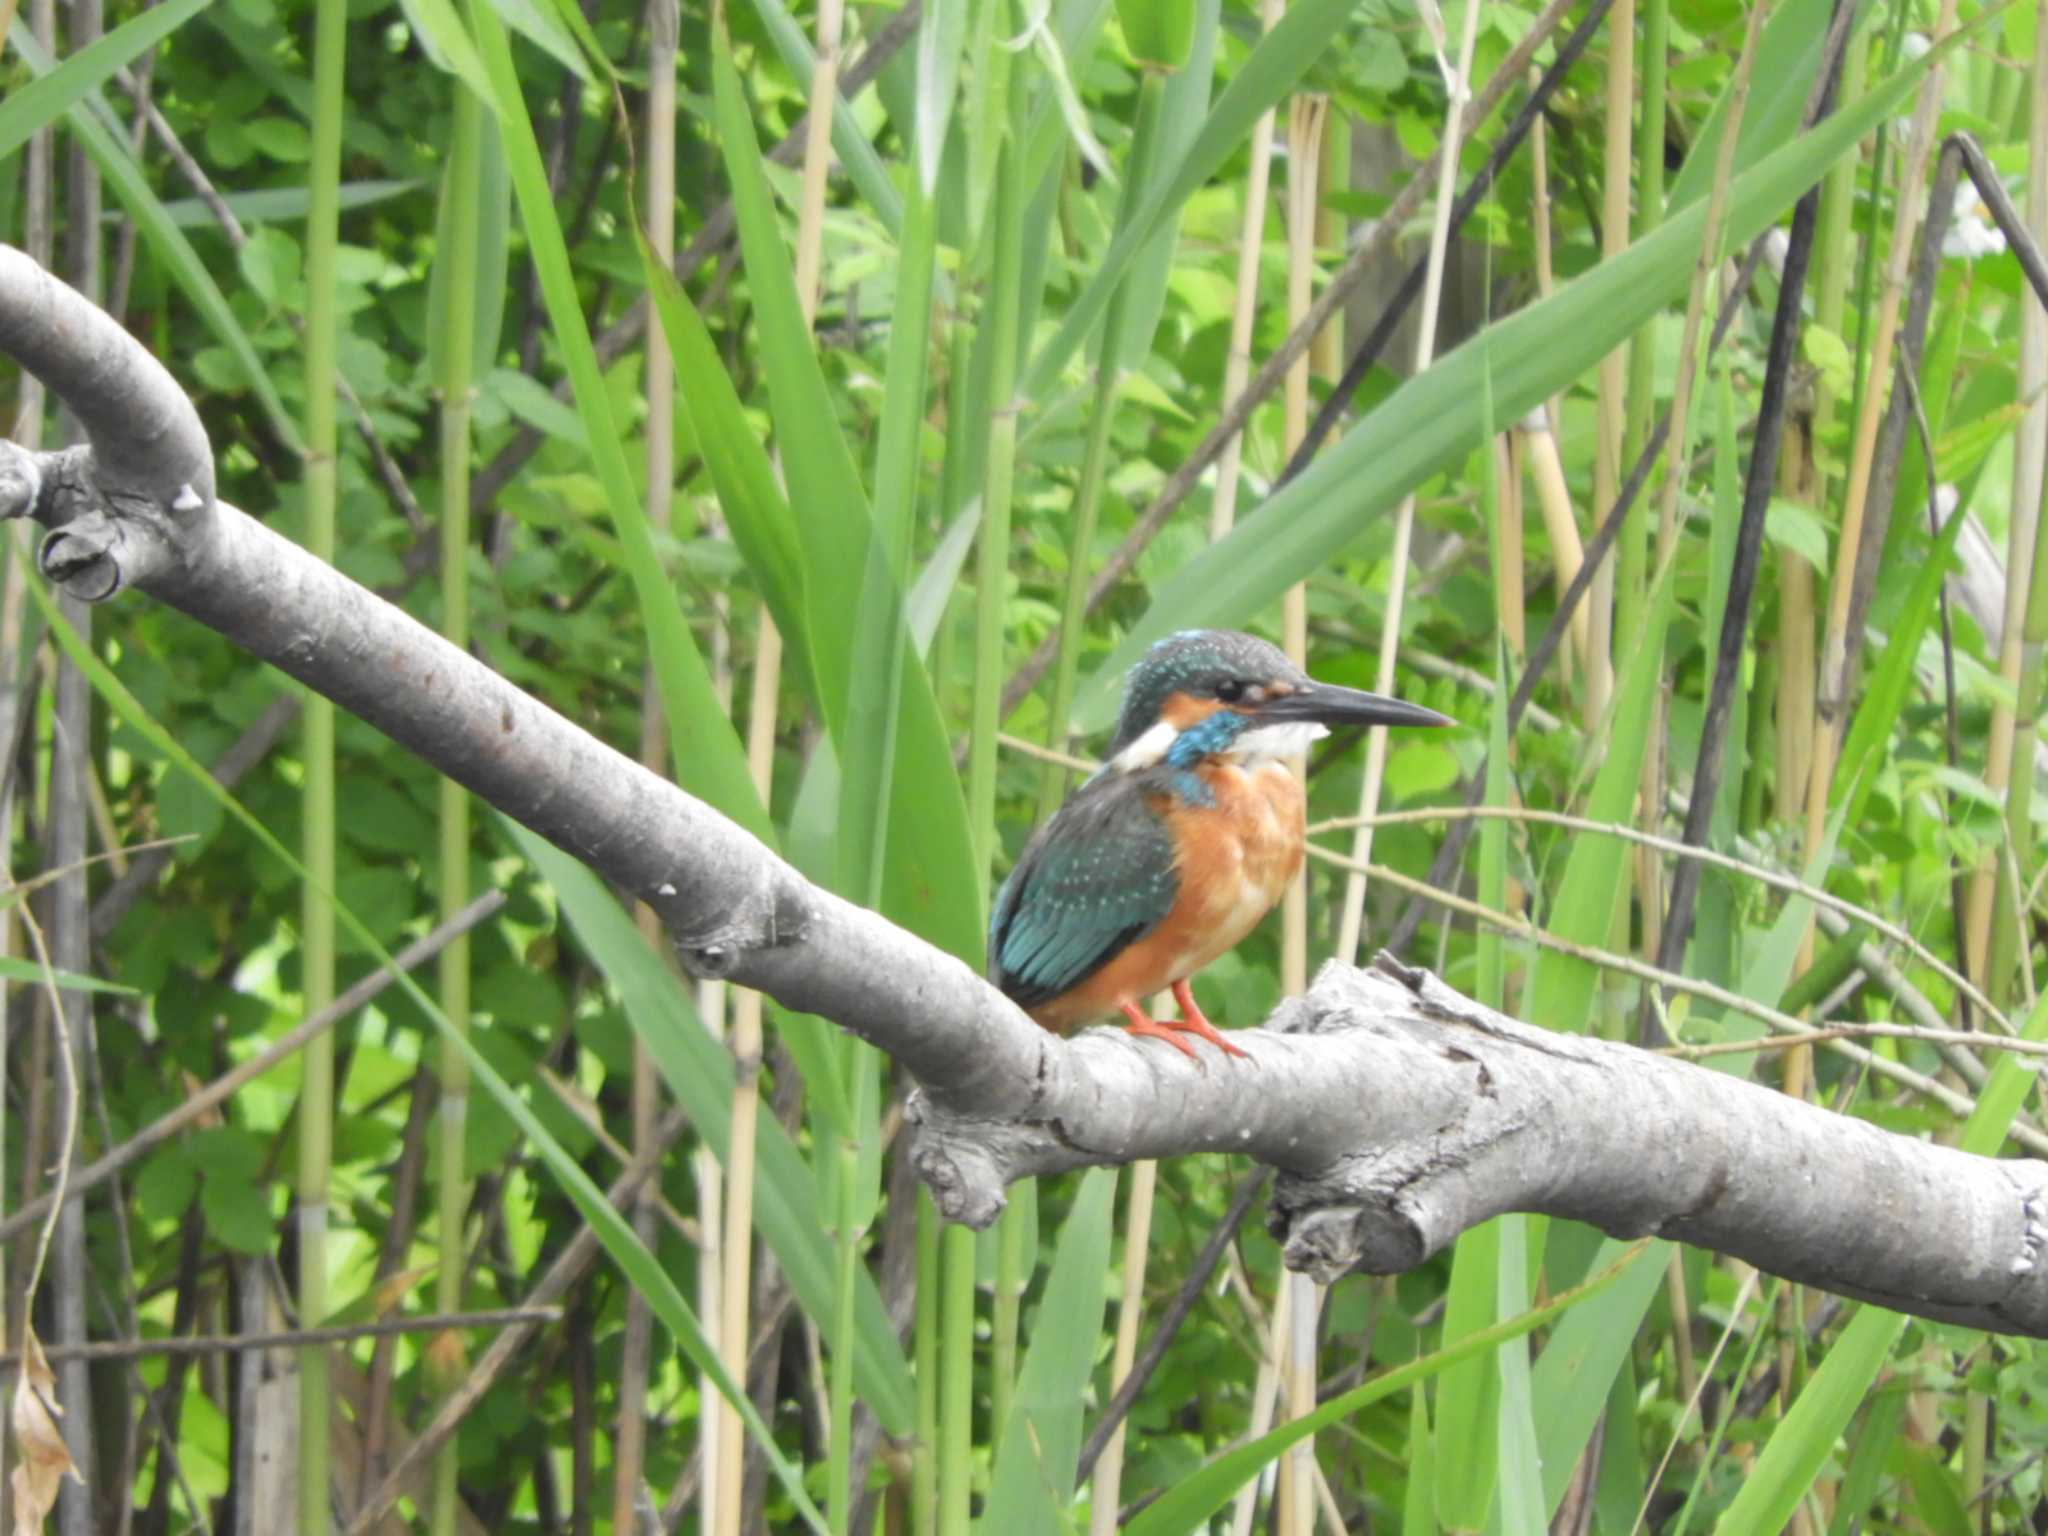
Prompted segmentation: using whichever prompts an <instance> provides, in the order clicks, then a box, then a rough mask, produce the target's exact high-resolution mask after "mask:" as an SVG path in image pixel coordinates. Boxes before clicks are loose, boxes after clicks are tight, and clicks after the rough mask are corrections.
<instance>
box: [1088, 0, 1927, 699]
mask: <svg viewBox="0 0 2048 1536" xmlns="http://www.w3.org/2000/svg"><path fill="white" fill-rule="evenodd" d="M1309 13H1310V7H1309V6H1307V5H1303V6H1299V7H1296V8H1294V9H1291V10H1290V11H1289V12H1288V14H1287V19H1286V20H1285V21H1283V22H1282V23H1281V27H1283V28H1284V27H1287V26H1289V25H1291V24H1293V23H1294V22H1296V21H1297V20H1298V19H1300V18H1304V17H1306V16H1308V15H1309ZM1272 35H1273V36H1274V37H1277V36H1278V35H1279V29H1277V28H1276V29H1275V31H1274V33H1273V34H1272ZM1959 35H1960V34H1959ZM1952 44H1953V39H1951V41H1950V42H1949V43H1945V44H1943V45H1942V48H1947V47H1949V46H1952ZM1263 46H1264V45H1262V47H1263ZM1941 51H1942V50H1941V49H1937V50H1936V51H1935V52H1934V53H1930V54H1928V55H1927V56H1926V57H1924V58H1922V59H1920V60H1917V61H1916V62H1914V63H1913V64H1911V65H1908V66H1907V67H1906V68H1904V69H1902V70H1900V71H1899V72H1898V73H1897V74H1896V75H1894V76H1893V77H1892V78H1891V79H1890V80H1888V81H1886V82H1885V83H1884V84H1883V85H1881V86H1879V87H1877V88H1876V89H1874V90H1871V91H1870V92H1868V93H1866V94H1865V95H1864V96H1863V98H1862V99H1861V100H1859V101H1857V102H1854V103H1852V104H1850V105H1849V106H1847V107H1844V108H1843V109H1842V110H1841V111H1839V112H1837V113H1836V114H1835V115H1834V116H1832V117H1830V118H1829V119H1828V120H1827V121H1826V122H1824V123H1822V124H1820V125H1819V126H1818V127H1817V128H1815V129H1814V130H1813V131H1812V132H1811V133H1808V134H1803V135H1801V136H1799V137H1798V138H1796V139H1794V140H1792V141H1791V142H1790V143H1788V144H1786V145H1785V146H1784V147H1783V148H1781V149H1779V150H1777V151H1776V152H1774V153H1773V154H1771V155H1770V156H1768V157H1767V158H1766V159H1765V160H1764V161H1763V162H1762V163H1761V164H1759V165H1758V166H1757V167H1756V168H1755V169H1754V170H1751V171H1750V172H1748V173H1747V174H1746V175H1744V176H1742V177H1741V178H1740V179H1739V180H1737V181H1736V182H1735V184H1734V185H1733V186H1732V187H1731V188H1730V191H1729V198H1728V219H1727V222H1728V238H1729V240H1730V242H1731V243H1733V242H1739V241H1743V240H1747V239H1749V238H1750V237H1751V236H1753V235H1755V234H1756V233H1757V232H1758V231H1759V230H1761V229H1762V228H1764V226H1765V225H1767V224H1768V223H1769V222H1771V221H1772V220H1773V219H1775V218H1777V217H1778V215H1779V213H1780V212H1781V211H1782V210H1783V209H1784V208H1785V207H1786V206H1787V205H1789V204H1790V203H1792V202H1793V201H1795V200H1796V199H1797V198H1798V197H1799V195H1800V194H1801V193H1802V192H1803V191H1805V189H1806V188H1807V187H1809V186H1810V185H1812V184H1813V182H1814V181H1816V180H1817V179H1818V178H1819V177H1820V176H1821V174H1822V173H1823V172H1825V171H1826V170H1827V168H1828V167H1829V166H1830V165H1832V164H1833V163H1834V162H1835V160H1836V159H1838V158H1839V157H1840V156H1841V155H1843V154H1845V153H1847V152H1848V151H1849V150H1850V149H1851V148H1852V147H1853V146H1854V145H1855V143H1856V141H1857V140H1858V139H1860V138H1861V137H1862V136H1863V135H1864V134H1866V133H1868V132H1869V131H1870V130H1871V128H1873V127H1875V126H1876V125H1877V124H1878V123H1881V122H1883V121H1884V120H1885V119H1886V118H1887V117H1889V116H1890V115H1891V113H1892V112H1893V111H1894V110H1895V109H1896V108H1897V107H1898V105H1899V103H1900V102H1902V101H1903V100H1904V99H1905V98H1906V96H1907V95H1908V93H1909V92H1910V91H1911V90H1912V88H1913V87H1914V86H1915V85H1916V84H1917V83H1918V82H1919V80H1920V78H1921V76H1922V74H1923V73H1924V71H1925V69H1926V66H1927V63H1928V60H1929V59H1932V58H1935V57H1937V56H1939V55H1940V53H1941ZM1246 68H1247V69H1249V68H1250V61H1247V63H1246ZM1243 78H1244V77H1243V74H1242V73H1240V75H1239V81H1240V82H1241V81H1242V80H1243ZM1236 89H1237V84H1235V83H1234V84H1233V85H1232V87H1231V90H1232V92H1234V91H1236ZM1228 95H1229V93H1226V101H1227V100H1228ZM1224 107H1225V103H1223V102H1219V103H1218V105H1217V108H1216V111H1215V112H1213V113H1211V114H1210V117H1211V121H1212V122H1214V121H1215V119H1216V117H1217V116H1218V115H1219V114H1221V113H1222V112H1223V111H1224ZM1204 132H1205V134H1206V132H1207V130H1206V129H1205V130H1204ZM1705 228H1706V208H1705V205H1704V204H1695V205H1694V206H1692V207H1690V208H1687V209H1685V210H1684V211H1682V212H1680V213H1678V214H1676V215H1675V216H1673V217H1672V218H1670V219H1668V220H1667V221H1666V222H1665V223H1664V224H1662V225H1661V226H1659V227H1658V229H1657V230H1656V231H1655V232H1654V233H1653V234H1651V235H1649V236H1647V237H1645V238H1644V239H1642V240H1640V241H1638V242H1636V244H1634V245H1632V246H1630V247H1629V248H1628V250H1626V251H1624V252H1623V253H1622V254H1621V255H1619V256H1616V257H1614V258H1613V259H1611V260H1608V261H1603V262H1601V263H1600V264H1599V265H1598V266H1596V267H1594V268H1592V269H1591V270H1590V271H1588V272H1587V273H1585V274H1584V275H1583V276H1581V277H1579V278H1577V279H1575V280H1574V281H1572V282H1570V283H1567V284H1566V285H1565V286H1564V287H1563V288H1561V289H1559V290H1558V291H1557V292H1556V293H1555V294H1553V295H1552V296H1551V297H1550V298H1548V299H1545V300H1544V301H1542V302H1541V303H1539V304H1534V305H1531V306H1530V307H1529V308H1527V309H1525V310H1522V311H1520V312H1519V313H1517V314H1514V315H1510V316H1509V317H1508V318H1507V319H1505V320H1502V321H1499V322H1498V323H1496V324H1494V325H1491V326H1489V327H1488V328H1487V330H1486V331H1485V333H1484V334H1482V335H1480V336H1478V337H1475V338H1474V339H1473V340H1471V341H1468V342H1466V343H1465V344H1464V345H1463V346H1461V347H1459V348H1458V349H1457V350H1456V351H1454V352H1452V353H1450V354H1449V355H1448V356H1446V357H1444V358H1443V359H1441V360H1440V361H1439V362H1438V363H1437V364H1436V365H1435V366H1434V367H1432V368H1430V369H1428V370H1427V371H1426V372H1424V373H1422V374H1420V375H1418V376H1416V377H1415V378H1413V379H1410V380H1409V381H1408V382H1407V383H1405V384H1403V385H1402V386H1401V387H1400V388H1398V389H1397V390H1395V391H1394V393H1393V394H1392V395H1391V396H1389V397H1388V398H1387V399H1386V400H1385V401H1384V402H1383V403H1382V404H1381V405H1380V406H1379V407H1378V408H1377V409H1376V410H1374V411H1373V412H1372V413H1371V414H1370V415H1369V416H1367V417H1366V418H1365V419H1364V420H1363V421H1361V422H1360V423H1359V424H1358V425H1357V426H1355V427H1353V428H1352V429H1351V430H1350V431H1349V432H1347V433H1346V434H1345V435H1344V436H1343V438H1342V439H1340V440H1339V441H1338V442H1337V443H1336V444H1335V445H1334V446H1333V447H1331V448H1330V449H1329V450H1328V451H1327V452H1325V453H1323V454H1322V455H1321V456H1320V457H1318V458H1317V459H1316V461H1315V462H1314V463H1313V464H1312V465H1311V466H1310V467H1309V468H1308V470H1307V471H1306V472H1305V473H1303V474H1302V475H1301V476H1300V478H1298V479H1296V480H1294V481H1292V482H1291V483H1290V484H1288V485H1287V486H1286V487H1285V488H1284V489H1282V490H1281V491H1279V492H1278V493H1277V494H1275V495H1273V496H1271V497H1269V498H1268V499H1267V501H1266V502H1265V503H1264V505H1262V506H1261V507H1260V508H1259V509H1258V510H1257V512H1255V513H1254V514H1253V515H1252V516H1250V517H1248V518H1246V519H1245V520H1244V521H1242V522H1240V523H1239V524H1238V526H1237V528H1236V529H1235V531H1233V532H1232V533H1231V534H1230V535H1229V536H1228V537H1227V538H1225V539H1222V540H1220V541H1219V542H1217V543H1215V544H1213V545H1210V546H1209V547H1208V548H1207V549H1205V550H1204V551H1202V553H1200V554H1199V555H1197V556H1196V557H1195V558H1194V559H1192V560H1190V561H1189V562H1188V563H1187V564H1186V565H1184V566H1182V567H1181V568H1180V570H1179V571H1177V572H1175V573H1174V575H1173V576H1172V577H1170V578H1169V579H1168V580H1167V581H1166V582H1165V583H1164V584H1162V585H1161V586H1160V587H1159V589H1158V590H1157V591H1155V592H1154V593H1153V594H1152V603H1151V606H1150V607H1149V608H1148V609H1147V610H1146V611H1145V614H1144V616H1143V617H1142V618H1141V619H1139V621H1138V622H1137V623H1136V624H1135V625H1133V626H1132V628H1131V629H1130V631H1129V632H1128V633H1127V634H1126V635H1125V637H1124V638H1123V640H1122V641H1121V642H1120V643H1119V644H1118V645H1117V647H1116V649H1115V650H1114V651H1113V652H1112V653H1111V655H1110V656H1109V658H1108V659H1107V660H1106V661H1105V662H1104V663H1103V664H1102V666H1101V667H1100V668H1099V669H1098V670H1097V671H1096V673H1095V675H1094V677H1093V678H1092V679H1091V680H1090V682H1089V684H1088V687H1087V690H1086V692H1085V694H1084V696H1083V698H1082V700H1081V702H1080V705H1079V707H1078V711H1077V712H1078V714H1079V716H1080V718H1081V721H1082V723H1083V726H1084V728H1086V729H1090V730H1100V729H1101V728H1102V727H1103V726H1105V725H1106V724H1107V723H1108V721H1109V718H1110V717H1111V715H1112V714H1114V712H1115V708H1116V697H1117V688H1118V686H1119V684H1120V682H1121V679H1122V678H1123V675H1124V674H1125V673H1126V672H1127V671H1129V670H1130V668H1131V667H1132V665H1134V664H1135V663H1136V661H1137V659H1138V657H1139V656H1140V655H1142V654H1143V653H1144V651H1145V649H1146V647H1148V646H1149V645H1151V644H1152V642H1153V641H1155V640H1157V639H1159V638H1161V637H1162V636H1163V635H1165V634H1167V633H1168V632H1170V631H1172V630H1175V629H1183V628H1186V627H1187V626H1189V625H1191V624H1234V623H1239V622H1241V621H1243V620H1244V619H1245V618H1247V617H1248V616H1250V615H1251V614H1253V613H1255V612H1257V611H1258V610H1260V609H1261V608H1264V607H1265V606H1266V605H1268V604H1269V603H1272V602H1274V601H1275V600H1277V599H1278V597H1279V596H1280V594H1281V593H1282V592H1283V591H1285V590H1286V589H1287V588H1288V587H1290V586H1292V585H1293V584H1294V583H1295V582H1297V581H1299V580H1301V579H1302V578H1303V577H1305V576H1307V575H1308V574H1310V573H1311V572H1313V571H1316V570H1319V569H1322V568H1323V567H1324V566H1326V565H1327V564H1328V563H1329V562H1330V561H1331V560H1332V559H1334V558H1335V556H1336V554H1337V552H1338V551H1339V550H1340V549H1342V548H1343V547H1344V546H1345V545H1347V544H1349V543H1350V542H1351V541H1352V540H1354V539H1356V538H1357V537H1358V534H1359V529H1360V528H1361V526H1362V525H1363V524H1364V523H1365V522H1366V521H1367V520H1368V519H1370V518H1371V517H1372V516H1374V515H1375V514H1376V513H1379V512H1381V511H1383V510H1385V509H1386V508H1388V507H1391V506H1392V505H1394V504H1395V503H1396V502H1397V501H1399V500H1400V498H1401V497H1402V496H1403V495H1405V494H1406V493H1407V492H1409V491H1411V490H1414V489H1415V488H1416V487H1417V486H1419V485H1420V484H1421V483H1422V482H1423V481H1424V480H1425V479H1427V478H1428V477H1429V476H1430V475H1432V474H1436V473H1438V472H1439V471H1441V470H1443V469H1446V468H1448V467H1450V466H1451V465H1453V464H1456V463H1460V462H1462V461H1463V460H1464V458H1465V457H1466V456H1467V455H1468V454H1470V453H1471V452H1472V450H1473V449H1474V448H1475V447H1476V446H1477V445H1478V443H1479V433H1480V423H1479V415H1478V412H1476V411H1474V410H1473V409H1472V402H1473V401H1474V400H1477V399H1478V398H1479V397H1480V392H1481V390H1482V388H1484V387H1485V382H1486V376H1487V374H1488V373H1489V371H1490V372H1491V376H1492V390H1493V405H1494V413H1495V419H1496V420H1499V421H1512V420H1516V419H1519V418H1520V417H1522V416H1523V415H1526V414H1527V413H1528V412H1529V411H1530V410H1532V409H1533V408H1534V407H1535V406H1536V405H1537V404H1539V403H1540V402H1541V401H1543V400H1544V399H1546V398H1548V397H1549V396H1550V395H1552V394H1555V393H1556V392H1558V391H1559V390H1561V389H1564V388H1565V387H1567V386H1568V385H1569V384H1571V383H1572V381H1574V380H1575V379H1577V378H1578V377H1579V376H1580V375H1581V374H1584V373H1586V372H1587V371H1588V370H1589V369H1591V368H1592V367H1593V366H1594V365H1595V364H1596V363H1597V362H1598V361H1599V360H1600V359H1601V358H1602V357H1604V356H1606V355H1607V353H1609V352H1611V351H1613V350H1614V348H1615V347H1616V346H1617V345H1619V344H1620V343H1621V342H1622V341H1623V340H1625V339H1626V338H1627V337H1628V336H1629V335H1630V334H1631V333H1632V332H1634V331H1635V330H1637V329H1638V328H1639V327H1640V326H1641V325H1642V324H1643V323H1644V321H1646V320H1647V319H1649V317H1650V316H1651V315H1653V314H1655V313H1656V311H1657V310H1658V309H1659V308H1661V307H1662V306H1663V305H1664V304H1666V303H1668V302H1669V301H1670V300H1672V299H1673V298H1675V297H1677V296H1678V295H1679V294H1681V293H1683V292H1684V291H1685V286H1686V283H1687V281H1688V280H1689V279H1690V277H1691V274H1692V269H1693V265H1694V263H1695V262H1696V261H1697V259H1698V256H1699V247H1700V241H1701V239H1702V238H1704V235H1705ZM1116 254H1117V253H1116V252H1115V250H1114V248H1112V252H1111V255H1112V256H1114V255H1116ZM1105 260H1108V258H1105ZM1100 281H1101V277H1100V276H1098V277H1097V279H1096V280H1095V282H1094V283H1091V291H1092V288H1093V287H1094V286H1095V285H1096V284H1099V283H1100ZM1077 312H1078V306H1077Z"/></svg>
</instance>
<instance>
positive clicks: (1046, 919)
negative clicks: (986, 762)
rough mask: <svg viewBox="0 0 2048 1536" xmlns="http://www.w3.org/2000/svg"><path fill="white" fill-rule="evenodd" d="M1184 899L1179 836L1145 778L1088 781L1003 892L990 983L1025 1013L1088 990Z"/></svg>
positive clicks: (992, 938)
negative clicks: (1150, 799) (1150, 800)
mask: <svg viewBox="0 0 2048 1536" xmlns="http://www.w3.org/2000/svg"><path fill="white" fill-rule="evenodd" d="M1179 894H1180V876H1179V874H1178V872H1177V871H1176V870H1175V868H1174V851H1173V839H1172V836H1171V835H1170V834H1169V833H1168V831H1167V829H1166V825H1165V823H1164V822H1162V821H1161V820H1160V818H1159V817H1158V816H1157V815H1155V814H1154V813H1153V810H1152V808H1151V806H1150V805H1149V804H1147V803H1146V791H1145V788H1144V786H1143V784H1142V782H1141V781H1138V780H1134V779H1131V778H1128V777H1125V776H1123V775H1120V774H1119V775H1113V776H1109V777H1105V778H1103V779H1100V780H1097V781H1096V782H1094V783H1092V784H1087V785H1084V786H1083V787H1082V788H1081V790H1080V791H1079V792H1078V793H1077V794H1076V795H1075V796H1074V798H1073V799H1071V800H1069V801H1068V802H1067V803H1066V804H1065V805H1063V806H1061V807H1060V809H1059V812H1058V813H1057V814H1056V815H1055V816H1054V817H1053V818H1052V820H1050V821H1048V822H1047V823H1046V824H1045V825H1044V826H1043V827H1041V828H1040V829H1039V831H1038V834H1037V835H1036V836H1035V837H1033V838H1032V840H1031V842H1030V844H1029V845H1028V846H1027V847H1026V848H1025V850H1024V854H1023V857H1022V858H1020V859H1018V861H1017V867H1016V868H1015V869H1014V870H1012V871H1011V872H1010V878H1009V879H1007V880H1005V881H1004V882H1003V888H1002V890H1001V891H999V892H997V894H996V905H995V912H994V915H993V916H992V917H991V919H990V921H989V936H988V952H989V968H988V969H989V979H990V980H991V981H993V982H994V983H995V984H996V985H997V986H998V987H999V988H1001V989H1002V991H1003V992H1004V993H1006V994H1007V995H1008V996H1009V997H1010V998H1012V999H1013V1000H1014V1001H1015V1002H1016V1003H1017V1004H1018V1005H1019V1006H1020V1007H1023V1008H1036V1007H1038V1006H1039V1005H1040V1004H1042V1003H1048V1002H1050V1001H1052V999H1054V998H1055V997H1058V996H1059V995H1060V994H1061V993H1062V992H1066V991H1068V990H1069V989H1071V988H1073V987H1076V986H1078V985H1080V984H1081V983H1082V982H1084V981H1086V980H1087V979H1088V978H1089V977H1090V976H1092V975H1094V974H1095V972H1097V971H1099V970H1100V969H1102V967H1103V966H1105V965H1107V964H1108V963H1109V962H1110V961H1111V960H1113V959H1115V958H1116V956H1117V955H1118V954H1119V953H1121V952H1122V951H1123V950H1124V949H1125V948H1126V947H1127V946H1128V945H1130V944H1132V943H1133V942H1135V941H1136V940H1138V939H1141V938H1143V937H1144V936H1145V935H1146V934H1148V933H1150V932H1151V931H1152V930H1153V929H1154V928H1156V927H1158V926H1159V924H1160V923H1162V922H1164V921H1165V919H1166V915H1167V913H1169V912H1171V911H1172V910H1173V903H1174V899H1175V898H1176V897H1177V896H1178V895H1179Z"/></svg>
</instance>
